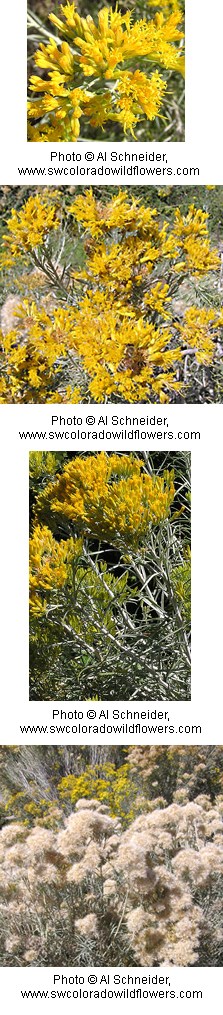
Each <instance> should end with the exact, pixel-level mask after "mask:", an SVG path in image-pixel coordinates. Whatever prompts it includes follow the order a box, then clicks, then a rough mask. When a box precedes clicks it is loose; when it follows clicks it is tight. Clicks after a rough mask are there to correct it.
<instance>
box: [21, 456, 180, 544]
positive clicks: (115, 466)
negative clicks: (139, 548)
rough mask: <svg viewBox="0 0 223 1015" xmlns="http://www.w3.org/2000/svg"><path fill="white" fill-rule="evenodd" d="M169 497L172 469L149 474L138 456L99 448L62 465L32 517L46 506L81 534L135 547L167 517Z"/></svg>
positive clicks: (172, 477) (172, 488)
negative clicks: (156, 474)
mask: <svg viewBox="0 0 223 1015" xmlns="http://www.w3.org/2000/svg"><path fill="white" fill-rule="evenodd" d="M174 495H175V488H174V474H173V472H172V471H171V472H168V471H166V472H164V473H163V476H155V475H153V476H149V475H148V474H147V473H146V472H145V471H144V470H143V463H142V462H141V461H140V460H139V459H138V458H135V457H133V456H132V455H107V454H106V453H105V452H103V451H101V452H100V453H99V454H98V455H89V456H88V457H87V458H86V459H85V458H80V459H76V458H75V459H72V461H71V462H68V463H67V464H65V466H64V469H63V472H62V474H61V476H59V478H56V479H55V480H54V482H53V483H50V484H49V485H47V486H46V487H45V490H44V491H43V493H41V494H40V496H39V498H38V499H37V516H38V517H41V515H42V513H43V512H44V511H45V509H47V510H48V511H49V510H50V511H52V512H53V513H56V514H57V513H59V514H62V515H63V516H64V517H65V518H68V519H70V521H71V522H72V523H74V525H75V526H76V527H77V529H78V531H80V532H84V533H91V535H93V536H96V537H98V538H99V539H102V540H106V541H112V542H114V543H118V542H119V541H120V540H124V541H125V543H126V545H127V546H128V544H129V545H134V544H136V545H137V544H138V542H139V540H140V539H142V538H143V536H145V535H146V533H147V532H148V531H149V529H150V527H151V525H157V524H159V523H161V522H162V521H164V520H165V519H166V518H168V516H169V512H170V508H171V505H172V503H173V499H174Z"/></svg>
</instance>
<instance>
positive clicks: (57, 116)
mask: <svg viewBox="0 0 223 1015" xmlns="http://www.w3.org/2000/svg"><path fill="white" fill-rule="evenodd" d="M157 7H158V8H159V10H158V11H157V10H156V8H157ZM149 8H150V10H149ZM151 8H152V10H151ZM144 11H145V16H143V17H140V18H139V19H138V18H137V15H135V16H134V13H132V12H131V11H127V12H126V13H124V14H122V13H121V11H120V10H119V8H118V5H117V6H116V7H115V10H113V8H112V6H110V7H107V6H106V7H102V8H101V9H100V10H99V12H98V15H97V17H96V19H95V20H94V19H93V18H92V17H91V15H90V14H89V15H88V16H87V17H86V18H83V17H81V16H80V14H79V13H78V7H77V4H76V3H66V4H65V5H64V6H63V5H62V7H61V17H57V15H56V14H54V13H52V14H50V15H49V17H50V21H51V24H52V26H53V34H52V36H50V33H49V41H48V43H47V44H46V43H43V42H40V46H39V49H38V50H37V51H36V52H35V54H34V64H35V67H36V68H37V69H41V71H43V72H44V76H42V75H41V76H39V75H38V74H32V75H31V77H30V92H31V98H30V100H29V102H28V117H29V119H30V121H31V124H30V127H29V133H28V137H29V140H30V141H77V140H78V138H79V136H80V121H86V130H87V132H88V135H89V131H90V132H91V128H93V129H94V131H96V132H98V129H99V130H100V128H102V131H103V132H105V130H106V131H107V134H106V137H107V139H108V140H109V137H110V135H109V126H110V128H111V126H112V124H113V123H116V124H118V125H119V128H120V133H121V136H123V134H124V135H127V136H128V135H130V136H133V137H134V138H135V137H136V138H137V134H135V130H136V128H137V126H138V125H141V123H142V124H143V122H144V121H145V120H146V121H148V123H151V122H152V121H154V119H155V118H156V117H157V116H161V115H162V111H163V100H164V96H165V93H166V91H167V82H168V73H169V72H172V71H174V72H177V73H180V74H183V73H184V61H183V50H182V44H183V38H184V34H183V30H182V21H183V16H182V9H181V5H180V3H179V2H178V0H168V4H166V3H165V2H164V0H160V2H159V3H158V4H157V3H156V0H155V3H154V2H153V0H152V3H151V2H150V0H149V2H148V3H147V4H146V3H145V4H144ZM31 26H32V18H31ZM55 33H56V34H55ZM40 34H41V33H40ZM45 34H47V33H46V32H45ZM96 136H98V133H97V134H96ZM147 136H148V134H147Z"/></svg>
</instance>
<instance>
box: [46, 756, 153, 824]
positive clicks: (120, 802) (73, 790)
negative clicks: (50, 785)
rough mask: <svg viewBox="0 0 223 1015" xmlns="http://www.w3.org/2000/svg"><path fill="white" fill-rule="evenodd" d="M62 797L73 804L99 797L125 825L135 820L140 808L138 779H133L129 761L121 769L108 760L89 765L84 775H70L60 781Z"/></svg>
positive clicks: (112, 814)
mask: <svg viewBox="0 0 223 1015" xmlns="http://www.w3.org/2000/svg"><path fill="white" fill-rule="evenodd" d="M58 790H59V794H60V798H61V800H62V801H63V800H65V801H66V800H70V801H71V803H72V806H73V807H74V806H75V804H76V803H77V800H79V799H80V798H81V799H83V797H84V798H85V799H86V800H90V799H92V798H93V800H95V798H97V800H100V801H101V803H102V804H107V805H108V806H109V808H110V813H111V816H112V817H116V816H117V817H118V818H119V820H122V822H123V824H124V827H125V825H127V824H129V822H130V821H133V819H134V817H135V816H136V814H137V808H138V786H137V780H134V778H133V772H132V768H131V766H130V765H129V764H128V762H126V763H125V764H123V765H120V767H119V768H116V766H115V765H114V764H112V763H109V762H107V764H104V765H103V767H102V766H101V765H100V766H99V765H94V767H93V768H92V767H91V765H87V766H86V768H85V771H84V772H82V773H81V775H67V776H64V778H63V779H61V781H60V782H59V784H58Z"/></svg>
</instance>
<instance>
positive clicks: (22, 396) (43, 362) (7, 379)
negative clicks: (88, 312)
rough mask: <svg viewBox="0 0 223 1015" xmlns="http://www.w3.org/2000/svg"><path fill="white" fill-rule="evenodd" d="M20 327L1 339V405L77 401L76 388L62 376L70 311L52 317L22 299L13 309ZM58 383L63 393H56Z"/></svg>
mask: <svg viewBox="0 0 223 1015" xmlns="http://www.w3.org/2000/svg"><path fill="white" fill-rule="evenodd" d="M16 316H17V318H19V321H20V324H17V327H16V331H15V330H12V331H10V332H8V334H7V335H6V336H5V337H3V338H2V346H3V369H4V365H5V369H4V374H3V377H2V379H1V380H0V402H6V401H9V402H14V401H16V402H22V403H23V402H33V401H34V402H40V403H41V402H45V401H46V400H47V401H48V402H60V401H61V402H67V401H71V402H72V401H74V402H77V401H79V399H80V391H79V389H78V388H74V389H73V390H72V388H71V386H70V385H68V386H67V385H66V382H65V383H64V382H63V380H62V378H61V374H62V371H63V361H64V360H65V357H67V350H68V348H69V342H70V335H71V328H72V323H73V311H72V309H69V308H68V307H65V308H62V307H58V308H56V309H55V311H54V314H53V317H52V316H51V315H50V314H48V313H47V311H45V310H44V308H43V307H41V308H39V307H38V306H37V304H36V303H29V301H28V300H24V301H23V303H22V304H20V306H19V307H18V309H17V310H16ZM59 379H60V380H61V388H62V393H61V392H60V393H58V391H57V388H56V390H55V383H56V384H57V386H58V384H59Z"/></svg>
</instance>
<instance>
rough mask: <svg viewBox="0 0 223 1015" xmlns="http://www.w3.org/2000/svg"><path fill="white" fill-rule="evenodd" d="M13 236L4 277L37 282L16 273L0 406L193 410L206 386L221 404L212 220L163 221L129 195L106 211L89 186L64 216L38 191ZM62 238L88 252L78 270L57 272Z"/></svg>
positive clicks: (193, 213)
mask: <svg viewBox="0 0 223 1015" xmlns="http://www.w3.org/2000/svg"><path fill="white" fill-rule="evenodd" d="M35 213H36V214H35ZM64 218H65V224H64ZM7 227H8V228H7V232H5V234H4V236H3V250H2V255H1V264H2V267H3V268H5V269H9V268H10V266H11V265H12V264H15V263H16V262H18V264H19V266H20V271H21V267H22V264H25V265H26V267H27V263H29V265H30V267H31V266H32V267H33V270H34V272H35V273H34V275H33V274H32V272H31V273H30V275H29V276H28V281H27V273H26V274H25V273H24V274H21V275H20V278H19V283H18V284H19V289H20V296H21V289H25V298H24V299H23V301H21V303H19V301H18V306H17V308H16V320H15V322H13V318H12V326H11V328H5V329H4V335H3V337H2V344H3V361H2V368H1V379H0V400H1V401H2V402H52V403H53V402H68V401H69V402H71V403H72V402H73V403H77V402H79V401H86V402H89V401H96V402H103V401H106V402H107V401H112V402H115V401H121V402H139V401H140V402H143V401H145V402H156V401H160V402H168V401H179V400H180V401H183V400H185V401H190V400H192V401H198V400H200V399H201V400H203V391H204V395H205V394H206V384H207V391H208V390H209V387H211V397H212V400H213V399H216V400H217V399H218V398H220V394H218V376H219V377H220V366H221V361H222V347H221V338H222V328H223V316H222V308H221V302H220V292H219V295H218V292H217V288H216V283H217V277H218V276H217V272H218V269H219V266H220V257H219V255H218V251H217V250H216V249H211V244H210V238H209V234H208V224H207V212H204V211H202V210H201V209H197V208H196V207H195V205H193V204H192V205H190V206H189V209H188V211H187V213H186V214H182V212H181V211H180V209H179V208H177V209H176V211H175V214H174V219H173V222H172V223H171V222H167V221H163V220H162V221H161V220H160V217H159V215H158V213H157V211H156V209H155V208H153V207H151V206H147V205H143V203H142V202H141V201H140V200H138V199H136V198H135V196H134V192H132V194H131V195H130V196H129V194H127V193H126V192H125V191H123V190H120V191H119V192H118V193H117V194H115V195H114V196H113V197H112V198H111V199H110V200H107V201H106V202H103V201H101V200H98V197H97V198H96V197H95V195H94V193H93V191H92V189H91V188H89V189H88V190H87V191H86V192H85V193H84V194H81V195H78V196H77V197H76V198H75V200H74V201H72V199H71V201H70V203H68V205H66V207H65V215H64V210H63V206H62V199H59V198H58V193H57V192H56V195H54V192H53V191H52V193H49V192H48V191H47V190H46V192H45V191H44V190H43V191H42V192H41V195H39V194H36V195H35V196H34V197H33V196H32V197H31V198H28V201H27V202H26V203H25V205H24V206H23V207H22V208H21V209H20V211H18V212H16V211H13V212H12V214H11V217H10V218H9V220H8V223H7ZM65 228H66V229H67V228H69V230H70V235H71V238H72V247H73V243H74V246H75V244H77V243H78V244H79V243H80V242H81V244H82V247H81V250H82V255H84V256H82V258H81V260H82V266H81V267H79V269H77V268H74V266H70V267H67V265H66V263H65V265H64V267H60V258H61V256H62V252H63V248H64V243H65V239H64V229H65ZM57 237H58V239H56V238H57ZM73 238H75V239H74V240H73ZM55 242H56V243H57V247H56V248H55ZM83 262H84V263H83ZM209 279H210V282H209V281H208V280H209ZM213 280H214V286H215V289H213ZM209 286H210V288H209ZM211 286H212V288H211ZM30 287H31V289H32V297H33V298H30V291H29V290H30ZM181 292H182V298H183V299H182V300H181V306H180V309H179V306H178V304H179V298H180V294H181ZM191 292H192V297H191ZM210 304H211V306H210ZM89 334H90V335H91V342H89ZM210 371H211V384H210Z"/></svg>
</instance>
